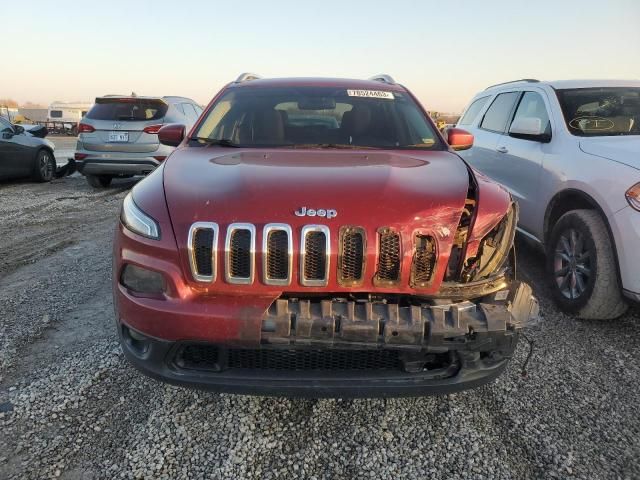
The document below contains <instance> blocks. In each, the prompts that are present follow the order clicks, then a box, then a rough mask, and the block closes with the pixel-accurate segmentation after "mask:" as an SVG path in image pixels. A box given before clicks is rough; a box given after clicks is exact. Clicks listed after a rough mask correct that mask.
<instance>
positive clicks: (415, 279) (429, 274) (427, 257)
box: [410, 234, 436, 288]
mask: <svg viewBox="0 0 640 480" xmlns="http://www.w3.org/2000/svg"><path fill="white" fill-rule="evenodd" d="M414 245H415V252H414V255H413V261H412V263H411V280H410V282H411V286H412V287H414V288H415V287H418V288H419V287H425V286H427V285H429V284H430V283H431V280H432V278H433V272H434V270H435V265H436V242H435V240H434V239H433V237H431V236H429V235H422V234H418V235H416V236H415V238H414Z"/></svg>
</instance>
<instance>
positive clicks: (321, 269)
mask: <svg viewBox="0 0 640 480" xmlns="http://www.w3.org/2000/svg"><path fill="white" fill-rule="evenodd" d="M329 235H330V233H329V228H328V227H324V226H319V225H307V226H305V227H303V228H302V238H301V243H302V247H301V252H300V257H301V258H300V277H301V278H300V283H301V284H302V285H304V286H309V287H311V286H314V287H323V286H325V285H327V283H328V280H329V255H330V251H329V245H330V242H329V240H330V239H329Z"/></svg>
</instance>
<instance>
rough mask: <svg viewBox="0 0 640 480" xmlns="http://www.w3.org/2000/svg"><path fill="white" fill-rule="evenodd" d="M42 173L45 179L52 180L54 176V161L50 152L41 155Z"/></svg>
mask: <svg viewBox="0 0 640 480" xmlns="http://www.w3.org/2000/svg"><path fill="white" fill-rule="evenodd" d="M39 168H40V175H41V176H42V178H43V179H44V180H51V178H52V177H53V162H52V161H51V157H50V156H49V154H48V153H43V154H42V155H41V156H40V165H39Z"/></svg>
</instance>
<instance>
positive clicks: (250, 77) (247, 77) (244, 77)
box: [236, 72, 262, 83]
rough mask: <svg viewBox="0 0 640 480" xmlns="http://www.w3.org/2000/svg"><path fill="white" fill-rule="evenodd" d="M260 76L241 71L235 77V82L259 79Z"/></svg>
mask: <svg viewBox="0 0 640 480" xmlns="http://www.w3.org/2000/svg"><path fill="white" fill-rule="evenodd" d="M261 78H262V77H261V76H260V75H256V74H255V73H249V72H245V73H241V74H240V76H239V77H238V78H236V83H242V82H248V81H250V80H260V79H261Z"/></svg>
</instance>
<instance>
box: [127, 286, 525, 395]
mask: <svg viewBox="0 0 640 480" xmlns="http://www.w3.org/2000/svg"><path fill="white" fill-rule="evenodd" d="M503 293H506V292H503ZM496 296H497V297H496ZM496 296H491V297H490V298H485V299H483V300H484V302H485V303H478V304H473V303H471V302H462V303H454V304H449V305H437V306H430V307H426V306H424V307H419V308H418V309H415V308H411V307H409V310H407V311H404V310H402V308H400V309H398V308H392V307H390V306H384V307H383V308H380V309H377V310H372V309H368V306H366V305H365V306H363V309H361V310H362V312H364V317H363V319H361V320H358V308H354V309H353V311H352V312H351V313H350V314H345V315H341V314H336V312H339V311H341V310H340V307H341V306H340V305H325V306H324V307H322V306H320V307H318V308H319V310H318V312H320V314H318V315H317V317H316V316H314V315H313V312H314V309H313V308H312V307H310V306H309V305H306V304H304V303H303V304H302V305H300V304H299V302H297V301H288V302H287V304H286V305H285V304H283V303H280V304H279V307H278V306H276V308H275V309H274V310H273V311H270V313H269V312H268V313H267V316H266V317H265V325H264V326H263V328H264V329H265V330H263V338H262V344H261V345H259V346H252V347H248V346H242V345H234V344H232V343H230V344H228V345H210V344H205V343H201V342H200V343H198V342H168V341H165V340H161V339H156V338H151V337H148V336H145V335H144V334H141V333H140V332H136V331H134V330H131V329H130V328H129V327H128V326H127V325H126V322H125V323H119V325H118V326H119V329H118V330H119V335H120V341H121V344H122V348H123V350H124V353H125V355H126V356H127V358H128V360H129V361H130V362H131V363H132V364H133V365H134V366H135V367H136V368H138V369H139V370H141V371H142V372H143V373H145V374H147V375H148V376H151V377H153V378H156V379H159V380H162V381H165V382H169V383H172V384H176V385H182V386H188V387H195V388H200V389H205V390H212V391H217V392H225V393H238V394H250V395H277V396H292V397H296V396H303V397H400V396H424V395H432V394H445V393H451V392H456V391H460V390H465V389H469V388H474V387H478V386H480V385H483V384H485V383H488V382H490V381H492V380H493V379H495V378H496V377H498V376H499V375H500V373H501V372H502V371H503V370H504V369H505V367H506V365H507V363H508V361H509V359H510V358H511V357H512V355H513V352H514V351H515V348H516V346H517V343H518V337H519V333H518V332H519V330H520V329H521V328H522V327H524V326H526V324H527V322H528V321H529V320H530V319H532V317H533V316H535V315H537V302H536V301H535V299H534V298H533V297H532V296H531V290H530V288H529V287H528V286H526V285H524V284H514V285H512V288H511V289H510V290H509V292H508V296H507V297H505V298H503V296H502V295H500V294H499V293H497V294H496ZM347 308H348V307H347ZM292 309H295V310H296V312H297V313H296V314H295V315H293V317H295V318H297V322H296V325H295V328H293V329H290V327H291V326H290V325H289V327H286V325H285V326H283V325H282V323H283V322H284V320H282V319H285V318H291V316H290V315H289V313H290V310H292ZM305 311H306V313H305ZM322 311H324V312H325V314H324V316H323V315H322V314H321V312H322ZM389 311H391V312H392V313H391V314H390V318H387V319H386V320H385V325H384V326H383V327H382V328H381V330H380V332H381V333H378V334H377V335H378V336H377V340H376V339H370V338H368V337H369V336H370V330H371V329H370V328H369V326H370V324H371V321H372V320H373V319H375V320H376V323H375V324H374V326H375V328H374V330H375V329H377V328H380V325H379V323H377V322H379V321H381V320H380V317H379V316H378V314H379V315H383V316H384V315H385V312H387V314H388V312H389ZM327 312H330V314H329V315H328V314H327ZM362 312H360V313H362ZM367 312H369V314H370V313H371V312H374V313H376V315H369V314H367ZM288 315H289V316H288ZM305 315H306V316H305ZM327 315H328V316H327ZM349 315H351V320H348V318H347V317H348V316H349ZM333 316H335V317H337V318H340V319H341V321H340V322H339V323H340V325H339V328H336V330H335V332H334V333H332V336H331V338H326V329H323V328H322V326H323V325H324V323H325V322H323V319H327V318H329V317H333ZM367 317H371V318H369V319H367ZM305 319H306V320H305ZM393 319H395V320H393ZM284 323H286V322H284ZM357 324H359V325H357ZM416 325H417V326H418V327H419V328H414V327H416ZM316 326H317V327H318V328H317V330H318V332H321V333H319V334H318V335H320V336H316V335H314V331H315V330H316V329H315V327H316ZM334 327H335V325H334V324H332V328H334ZM356 327H358V328H356ZM387 329H389V330H390V332H391V333H390V335H389V336H388V337H385V333H384V332H385V331H386V330H387ZM416 330H420V333H419V334H417V335H410V332H413V331H416ZM375 331H376V332H377V330H375ZM322 335H325V337H322ZM403 338H404V339H405V340H403V342H402V343H400V342H398V341H396V340H395V339H403ZM418 339H420V341H419V342H418ZM371 340H373V341H371ZM190 349H191V350H193V349H195V350H196V351H198V352H200V353H198V355H199V356H198V358H196V359H195V361H194V360H193V357H189V358H187V356H186V354H185V352H186V351H188V350H190ZM205 357H206V358H205ZM326 357H329V360H327V358H326ZM381 359H382V360H381ZM394 362H395V363H394Z"/></svg>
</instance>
